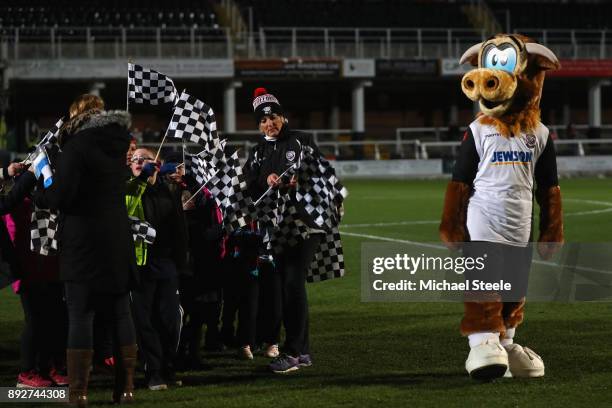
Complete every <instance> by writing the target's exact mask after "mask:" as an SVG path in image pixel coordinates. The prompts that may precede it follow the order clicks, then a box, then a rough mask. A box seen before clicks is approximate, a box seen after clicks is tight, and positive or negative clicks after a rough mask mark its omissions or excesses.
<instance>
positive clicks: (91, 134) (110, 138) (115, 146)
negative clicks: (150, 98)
mask: <svg viewBox="0 0 612 408" xmlns="http://www.w3.org/2000/svg"><path fill="white" fill-rule="evenodd" d="M130 123H131V116H130V114H129V113H128V112H126V111H117V110H115V111H100V110H91V111H88V112H85V113H83V114H81V115H78V116H75V117H74V118H72V119H70V120H69V121H68V123H66V125H65V126H64V128H63V129H62V132H61V134H60V140H59V142H60V146H62V149H63V148H64V147H65V146H66V145H67V144H70V145H72V144H74V145H75V147H77V146H78V149H83V151H85V150H87V149H94V150H97V151H98V152H101V153H103V154H104V155H106V156H107V157H115V158H122V159H123V160H125V154H126V152H127V150H128V148H129V143H130V142H129V140H130V138H129V133H128V129H129V127H130Z"/></svg>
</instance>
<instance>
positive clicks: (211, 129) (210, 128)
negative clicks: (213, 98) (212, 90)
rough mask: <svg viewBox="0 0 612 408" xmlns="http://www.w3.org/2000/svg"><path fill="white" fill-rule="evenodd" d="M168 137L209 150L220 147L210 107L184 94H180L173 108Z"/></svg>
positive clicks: (214, 119) (213, 115)
mask: <svg viewBox="0 0 612 408" xmlns="http://www.w3.org/2000/svg"><path fill="white" fill-rule="evenodd" d="M168 136H171V137H176V138H179V139H182V140H183V141H184V142H191V143H197V144H199V145H202V146H204V147H206V148H207V149H209V150H212V149H214V148H216V147H219V146H220V141H219V136H218V135H217V119H216V117H215V112H214V111H213V110H212V108H211V107H210V106H208V105H206V104H205V103H204V102H202V101H201V100H199V99H198V98H196V97H194V96H191V95H189V94H187V93H185V92H183V93H181V96H180V97H179V99H178V101H177V102H176V105H175V106H174V112H173V114H172V119H171V120H170V125H169V126H168Z"/></svg>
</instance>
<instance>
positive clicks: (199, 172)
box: [185, 153, 214, 186]
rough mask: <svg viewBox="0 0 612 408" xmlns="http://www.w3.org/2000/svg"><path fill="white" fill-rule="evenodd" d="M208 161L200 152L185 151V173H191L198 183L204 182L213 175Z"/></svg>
mask: <svg viewBox="0 0 612 408" xmlns="http://www.w3.org/2000/svg"><path fill="white" fill-rule="evenodd" d="M209 167H212V166H210V165H209V163H208V162H206V160H205V159H204V157H202V156H200V155H199V154H189V153H185V175H190V176H192V177H193V178H194V180H195V181H196V183H197V184H198V185H200V186H201V185H202V184H204V183H205V182H206V181H208V180H209V179H210V177H211V176H212V175H211V174H210V170H214V169H209Z"/></svg>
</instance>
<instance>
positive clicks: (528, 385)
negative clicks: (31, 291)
mask: <svg viewBox="0 0 612 408" xmlns="http://www.w3.org/2000/svg"><path fill="white" fill-rule="evenodd" d="M445 184H446V182H444V181H348V182H347V183H346V185H347V187H348V188H349V191H350V196H349V198H348V200H347V202H346V216H345V219H344V222H343V223H344V224H345V225H346V227H345V228H344V230H345V231H347V232H352V233H359V234H369V235H376V236H384V237H390V238H396V239H404V240H418V241H436V240H437V224H436V223H435V222H434V221H437V220H438V219H439V216H440V212H441V208H442V200H443V196H444V188H445ZM561 185H562V190H563V194H564V198H565V203H564V207H565V212H566V214H567V217H566V219H565V226H566V237H567V240H568V241H573V242H578V241H610V237H611V235H612V232H611V231H612V210H611V212H598V213H592V214H581V215H571V214H572V213H584V212H590V211H599V210H605V209H609V208H612V182H611V181H610V180H606V179H569V180H562V183H561ZM584 200H589V202H586V201H584ZM606 203H607V204H606ZM405 221H432V223H425V224H416V225H398V226H392V225H391V226H389V225H388V226H365V227H356V226H353V227H351V226H350V225H351V224H368V223H383V222H384V223H391V222H405ZM364 241H367V240H364V239H362V238H359V237H353V236H345V237H344V238H343V242H344V248H345V256H346V265H347V276H346V277H345V278H343V279H336V280H332V281H328V282H323V283H317V284H311V285H309V296H310V305H311V309H310V312H311V343H312V352H313V358H314V366H313V367H310V368H305V369H301V370H299V371H297V372H295V373H292V374H289V375H285V376H278V375H277V376H274V375H271V374H268V373H267V372H266V371H265V364H266V362H267V360H266V359H264V358H262V357H257V358H256V359H255V361H253V362H243V361H239V360H237V359H235V358H233V354H231V353H229V352H227V353H220V354H206V356H207V358H208V362H210V363H211V364H212V365H213V366H214V367H215V368H214V370H212V371H207V372H188V373H185V374H184V375H182V378H183V380H184V382H185V386H184V387H182V388H174V389H171V390H169V391H166V392H151V391H148V390H146V391H145V390H138V392H137V399H138V401H139V403H138V405H137V406H143V407H144V406H151V407H153V406H157V407H266V408H270V407H288V406H290V407H300V406H304V407H309V408H311V407H318V406H321V407H354V406H360V407H361V406H380V407H396V406H397V407H404V406H425V407H429V406H431V407H468V406H474V407H481V406H482V407H484V406H495V407H517V406H519V407H538V406H546V407H557V406H611V405H612V389H611V388H612V348H611V347H610V338H612V304H610V303H597V304H593V303H592V304H585V303H573V304H559V303H532V304H528V306H527V317H526V322H525V323H524V324H523V325H522V326H521V327H520V329H519V331H518V334H517V342H519V343H523V344H525V345H528V346H530V347H532V348H533V349H535V350H536V351H537V352H538V353H540V354H541V355H542V356H543V358H544V360H545V362H546V377H544V378H541V379H535V380H519V379H511V380H498V381H495V382H493V383H486V384H481V383H477V382H474V381H471V380H470V379H469V378H468V377H467V375H466V373H465V370H464V368H463V365H464V361H465V358H466V356H467V352H468V347H467V344H466V340H465V339H463V338H461V337H460V335H459V332H458V326H459V321H460V318H461V315H462V305H461V304H455V303H362V302H361V299H360V276H359V269H360V266H359V259H360V245H361V243H362V242H364ZM0 304H1V305H2V306H1V307H0V321H1V322H2V324H1V325H0V355H1V358H0V365H1V372H0V380H1V381H2V382H1V385H4V386H10V385H14V381H15V377H16V373H17V359H18V356H19V352H18V340H19V332H20V328H21V320H22V315H21V311H20V307H19V304H18V300H17V297H15V296H14V295H12V294H11V293H10V292H8V291H7V290H3V291H1V292H0ZM110 381H111V379H110V378H105V377H96V378H94V380H93V385H92V388H93V389H92V392H91V395H90V401H91V402H93V403H103V402H106V401H108V398H109V396H110Z"/></svg>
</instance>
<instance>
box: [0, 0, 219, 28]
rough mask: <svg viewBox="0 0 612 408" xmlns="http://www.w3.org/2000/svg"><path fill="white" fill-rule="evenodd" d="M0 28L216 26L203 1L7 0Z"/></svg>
mask: <svg viewBox="0 0 612 408" xmlns="http://www.w3.org/2000/svg"><path fill="white" fill-rule="evenodd" d="M0 27H3V28H7V27H21V28H32V29H34V28H43V27H56V28H57V27H163V28H164V27H212V28H216V27H218V23H217V18H216V14H215V12H214V10H213V8H212V6H211V5H210V3H208V2H205V1H197V2H196V1H172V2H168V3H165V4H164V3H160V4H159V5H156V6H155V7H151V5H150V3H149V2H146V1H128V2H120V1H102V0H95V1H89V2H87V3H86V4H78V3H76V4H75V2H72V1H54V2H53V4H52V5H50V4H49V2H43V1H8V2H3V5H1V6H0Z"/></svg>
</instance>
